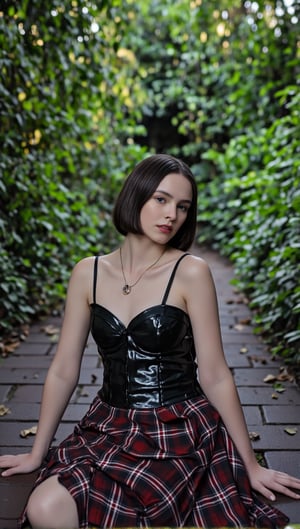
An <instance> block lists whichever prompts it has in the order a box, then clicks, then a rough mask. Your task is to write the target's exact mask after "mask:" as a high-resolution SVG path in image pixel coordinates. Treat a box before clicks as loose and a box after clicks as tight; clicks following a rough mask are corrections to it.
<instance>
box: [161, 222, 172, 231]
mask: <svg viewBox="0 0 300 529" xmlns="http://www.w3.org/2000/svg"><path fill="white" fill-rule="evenodd" d="M158 228H159V230H160V231H161V232H163V233H171V231H172V226H169V225H168V224H161V225H159V226H158Z"/></svg>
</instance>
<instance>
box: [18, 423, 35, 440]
mask: <svg viewBox="0 0 300 529" xmlns="http://www.w3.org/2000/svg"><path fill="white" fill-rule="evenodd" d="M36 432H37V426H32V427H31V428H26V429H25V430H21V431H20V437H23V438H25V437H28V436H29V435H35V434H36Z"/></svg>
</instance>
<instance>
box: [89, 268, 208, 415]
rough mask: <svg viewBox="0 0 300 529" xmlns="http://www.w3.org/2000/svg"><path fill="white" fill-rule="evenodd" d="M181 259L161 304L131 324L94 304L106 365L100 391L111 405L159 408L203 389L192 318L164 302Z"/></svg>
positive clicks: (96, 336) (94, 332)
mask: <svg viewBox="0 0 300 529" xmlns="http://www.w3.org/2000/svg"><path fill="white" fill-rule="evenodd" d="M178 264H179V261H177V264H176V265H175V268H174V270H173V273H172V276H171V278H170V281H169V283H168V287H167V290H166V293H165V295H164V299H163V302H162V304H161V305H156V306H154V307H150V308H148V309H146V310H144V311H142V312H141V313H139V314H138V315H137V316H135V317H134V318H133V319H132V320H131V322H130V323H129V325H128V326H127V327H126V326H125V325H124V324H123V323H122V322H121V321H120V320H119V319H118V318H117V317H116V316H114V315H113V314H112V313H111V312H110V311H109V310H107V309H106V308H105V307H103V306H101V305H98V304H97V303H95V302H94V303H92V304H91V312H92V319H91V332H92V335H93V338H94V340H95V342H96V344H97V346H98V351H99V353H100V355H101V357H102V361H103V366H104V375H103V386H102V388H101V390H100V396H101V398H102V400H103V401H104V402H107V403H108V404H110V405H111V406H115V407H119V408H156V407H158V406H165V405H169V404H173V403H175V402H180V401H182V400H186V399H189V398H192V397H195V396H196V395H200V394H201V393H202V392H201V389H200V386H199V384H198V381H197V375H196V370H197V368H196V364H195V348H194V341H193V335H192V329H191V323H190V320H189V317H188V315H187V314H186V313H185V312H184V311H183V310H181V309H180V308H178V307H175V306H172V305H167V304H166V303H165V301H166V299H167V295H168V292H169V290H170V287H171V283H172V281H173V278H174V275H175V271H176V268H177V266H178ZM94 281H95V280H94ZM94 300H95V296H94Z"/></svg>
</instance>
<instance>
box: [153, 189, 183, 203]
mask: <svg viewBox="0 0 300 529" xmlns="http://www.w3.org/2000/svg"><path fill="white" fill-rule="evenodd" d="M154 193H161V194H162V195H166V196H167V197H169V198H174V197H173V195H171V193H168V191H163V190H162V189H156V190H155V191H154ZM179 202H187V203H188V204H191V203H192V201H191V200H189V199H188V198H182V199H181V200H179Z"/></svg>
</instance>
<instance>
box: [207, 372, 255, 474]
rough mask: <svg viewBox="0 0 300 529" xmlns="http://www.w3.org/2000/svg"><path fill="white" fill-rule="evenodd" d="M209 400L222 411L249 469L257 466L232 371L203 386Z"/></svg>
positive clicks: (231, 435) (230, 432) (225, 422)
mask: <svg viewBox="0 0 300 529" xmlns="http://www.w3.org/2000/svg"><path fill="white" fill-rule="evenodd" d="M203 389H204V391H205V393H206V395H207V397H208V399H209V401H210V402H211V403H212V405H213V406H214V407H215V408H216V409H217V411H218V412H219V413H220V415H221V417H222V420H223V422H224V424H225V426H226V429H227V431H228V433H229V435H230V437H231V439H232V440H233V442H234V444H235V446H236V448H237V450H238V452H239V454H240V456H241V458H242V460H243V462H244V464H245V467H246V469H247V471H248V472H249V473H250V472H251V470H252V469H253V468H254V467H256V466H257V461H256V458H255V454H254V451H253V448H252V445H251V442H250V438H249V433H248V429H247V425H246V422H245V418H244V414H243V410H242V407H241V404H240V400H239V396H238V393H237V390H236V387H235V384H234V381H233V378H232V375H231V373H230V371H228V374H227V375H226V376H225V377H224V378H223V379H221V380H220V381H218V382H215V383H213V384H209V385H207V387H206V388H203Z"/></svg>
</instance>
